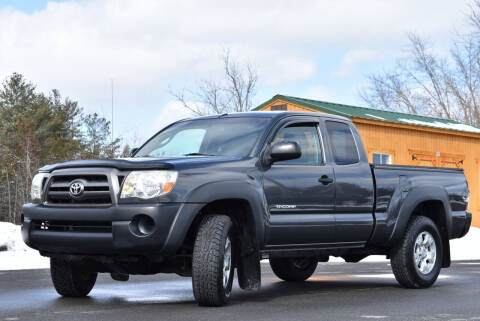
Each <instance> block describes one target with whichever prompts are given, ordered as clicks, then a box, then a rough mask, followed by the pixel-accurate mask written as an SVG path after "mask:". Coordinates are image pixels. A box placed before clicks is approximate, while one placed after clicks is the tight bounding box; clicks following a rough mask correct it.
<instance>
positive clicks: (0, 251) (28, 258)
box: [0, 222, 480, 270]
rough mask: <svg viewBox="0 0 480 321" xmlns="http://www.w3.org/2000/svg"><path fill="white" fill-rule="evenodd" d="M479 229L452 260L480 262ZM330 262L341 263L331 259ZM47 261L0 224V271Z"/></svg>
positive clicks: (16, 231) (455, 247) (454, 248)
mask: <svg viewBox="0 0 480 321" xmlns="http://www.w3.org/2000/svg"><path fill="white" fill-rule="evenodd" d="M479 245H480V228H477V227H472V228H471V229H470V232H468V234H467V235H466V236H465V237H463V238H461V239H455V240H452V241H451V242H450V246H451V254H452V260H454V261H459V260H480V251H479V250H478V246H479ZM383 261H387V260H386V259H385V257H384V256H380V255H373V256H370V257H367V258H366V259H364V260H363V261H362V262H383ZM330 262H343V259H341V258H336V257H331V258H330ZM48 267H49V260H48V258H45V257H43V256H41V255H40V254H39V253H38V251H35V250H32V249H31V248H29V247H28V246H26V245H25V243H23V240H22V235H21V232H20V226H17V225H13V224H11V223H5V222H0V270H24V269H46V268H48Z"/></svg>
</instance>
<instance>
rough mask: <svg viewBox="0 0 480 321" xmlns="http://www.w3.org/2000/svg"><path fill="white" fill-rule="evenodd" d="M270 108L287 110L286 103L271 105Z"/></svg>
mask: <svg viewBox="0 0 480 321" xmlns="http://www.w3.org/2000/svg"><path fill="white" fill-rule="evenodd" d="M270 110H287V104H283V105H273V106H272V107H271V108H270Z"/></svg>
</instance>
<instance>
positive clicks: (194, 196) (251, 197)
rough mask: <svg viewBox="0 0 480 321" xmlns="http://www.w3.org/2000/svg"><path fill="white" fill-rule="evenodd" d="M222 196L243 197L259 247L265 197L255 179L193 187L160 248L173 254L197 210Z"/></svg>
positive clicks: (197, 212)
mask: <svg viewBox="0 0 480 321" xmlns="http://www.w3.org/2000/svg"><path fill="white" fill-rule="evenodd" d="M224 199H241V200H245V201H246V202H247V203H248V204H249V206H250V208H251V210H252V219H253V224H254V233H255V236H256V241H257V246H258V248H259V249H260V247H261V246H262V244H263V241H264V235H265V223H264V222H265V215H267V214H266V212H265V209H266V207H265V197H264V194H263V190H262V186H261V184H260V183H259V181H258V180H256V179H251V180H244V181H241V180H224V181H217V182H212V183H207V184H204V185H201V186H199V187H198V188H196V189H194V190H192V191H191V192H190V193H189V194H188V195H187V197H186V200H187V201H186V202H185V203H183V204H182V206H181V208H180V209H179V210H178V212H177V214H176V215H175V218H174V220H173V224H172V226H171V228H170V231H169V233H168V236H167V239H166V242H165V246H164V248H163V249H162V252H163V253H165V254H167V255H168V254H172V255H173V254H174V253H175V252H176V250H178V248H179V247H180V246H181V245H182V244H183V242H184V240H185V238H186V236H187V233H188V231H189V230H190V227H191V225H192V224H193V222H194V220H195V218H196V217H197V215H198V214H199V212H200V210H201V209H202V208H203V207H204V206H206V205H207V204H209V203H212V202H214V201H220V200H224Z"/></svg>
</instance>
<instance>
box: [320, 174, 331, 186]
mask: <svg viewBox="0 0 480 321" xmlns="http://www.w3.org/2000/svg"><path fill="white" fill-rule="evenodd" d="M318 181H319V182H320V183H322V184H323V185H328V184H331V183H333V178H330V177H328V176H327V175H322V177H320V178H319V179H318Z"/></svg>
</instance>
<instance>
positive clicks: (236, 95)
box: [171, 50, 258, 116]
mask: <svg viewBox="0 0 480 321" xmlns="http://www.w3.org/2000/svg"><path fill="white" fill-rule="evenodd" d="M222 63H223V78H222V80H221V81H215V80H206V79H204V80H202V81H200V82H199V83H198V85H197V88H194V89H183V90H181V91H179V92H171V94H172V95H173V96H174V97H175V98H176V99H177V100H178V101H180V102H181V103H182V105H183V107H185V108H186V109H188V110H189V111H191V112H192V113H193V114H194V115H197V116H202V115H208V114H223V113H231V112H244V111H249V110H250V109H251V108H252V98H253V96H254V95H255V86H256V84H257V79H258V76H257V73H256V71H255V69H254V68H253V66H252V65H251V64H246V65H241V64H240V63H238V62H237V61H235V60H233V59H232V57H231V55H230V51H229V50H225V51H224V53H223V55H222Z"/></svg>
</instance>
